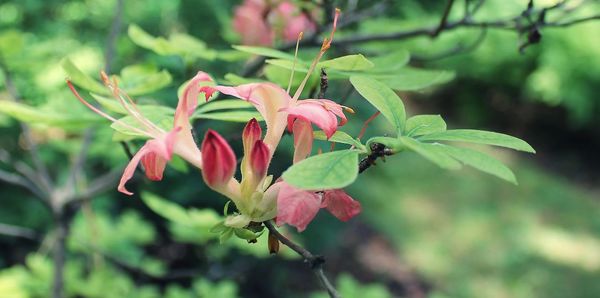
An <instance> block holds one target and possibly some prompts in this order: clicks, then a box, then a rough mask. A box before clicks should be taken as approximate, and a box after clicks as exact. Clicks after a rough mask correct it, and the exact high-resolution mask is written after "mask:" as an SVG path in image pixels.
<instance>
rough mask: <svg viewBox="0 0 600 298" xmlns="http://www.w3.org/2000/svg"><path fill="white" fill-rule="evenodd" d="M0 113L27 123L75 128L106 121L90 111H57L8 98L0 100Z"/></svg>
mask: <svg viewBox="0 0 600 298" xmlns="http://www.w3.org/2000/svg"><path fill="white" fill-rule="evenodd" d="M0 113H3V114H6V115H8V116H11V117H13V118H15V119H17V120H19V121H22V122H26V123H31V124H44V125H50V126H60V127H73V128H77V127H78V126H79V127H81V126H87V125H89V124H91V123H99V122H104V121H105V119H104V118H102V117H98V116H96V115H94V114H92V113H89V112H84V113H77V114H73V113H68V112H65V113H56V112H50V111H44V109H43V108H40V107H32V106H28V105H26V104H22V103H18V102H13V101H8V100H2V101H0Z"/></svg>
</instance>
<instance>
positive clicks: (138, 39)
mask: <svg viewBox="0 0 600 298" xmlns="http://www.w3.org/2000/svg"><path fill="white" fill-rule="evenodd" d="M127 35H129V38H131V40H132V41H133V42H134V43H135V44H137V45H138V46H140V47H143V48H146V49H153V48H154V47H155V44H156V38H155V37H154V36H152V35H150V34H148V33H147V32H146V31H144V30H143V29H142V28H140V27H139V26H137V25H134V24H131V25H129V28H128V29H127Z"/></svg>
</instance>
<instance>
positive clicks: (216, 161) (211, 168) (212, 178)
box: [201, 129, 237, 190]
mask: <svg viewBox="0 0 600 298" xmlns="http://www.w3.org/2000/svg"><path fill="white" fill-rule="evenodd" d="M201 151H202V162H203V164H204V166H203V168H202V177H203V178H204V181H205V182H206V184H207V185H208V186H209V187H211V188H213V189H216V190H219V189H223V187H225V186H226V185H227V183H228V182H229V180H230V179H231V178H232V177H233V174H234V173H235V167H236V164H237V160H236V157H235V154H234V153H233V150H232V149H231V147H230V146H229V144H228V143H227V141H226V140H225V139H224V138H223V137H221V136H220V135H219V134H218V133H217V132H216V131H214V130H212V129H209V130H208V131H207V132H206V135H205V136H204V141H202V147H201Z"/></svg>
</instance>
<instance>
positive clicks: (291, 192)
mask: <svg viewBox="0 0 600 298" xmlns="http://www.w3.org/2000/svg"><path fill="white" fill-rule="evenodd" d="M320 207H321V198H320V197H319V195H317V194H315V193H314V192H310V191H306V190H301V189H297V188H294V187H292V186H291V185H289V184H287V183H285V182H282V183H281V186H280V188H279V194H278V196H277V218H276V220H275V222H276V223H277V225H279V226H280V225H282V224H284V223H287V224H289V225H291V226H294V227H296V229H298V232H302V231H304V230H305V229H306V226H307V225H308V224H309V223H310V222H311V221H312V220H313V219H314V218H315V216H316V215H317V212H319V209H320Z"/></svg>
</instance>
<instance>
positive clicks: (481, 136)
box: [419, 129, 535, 153]
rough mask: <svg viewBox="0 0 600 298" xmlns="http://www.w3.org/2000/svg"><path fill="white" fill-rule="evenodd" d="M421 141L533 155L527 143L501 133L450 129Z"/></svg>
mask: <svg viewBox="0 0 600 298" xmlns="http://www.w3.org/2000/svg"><path fill="white" fill-rule="evenodd" d="M419 140H421V141H455V142H468V143H479V144H487V145H494V146H500V147H505V148H510V149H514V150H519V151H525V152H530V153H535V150H534V149H533V148H532V147H531V146H530V145H529V144H527V142H525V141H523V140H521V139H519V138H515V137H513V136H509V135H505V134H502V133H497V132H491V131H483V130H474V129H451V130H447V131H444V132H439V133H433V134H429V135H425V136H422V137H420V138H419Z"/></svg>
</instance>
